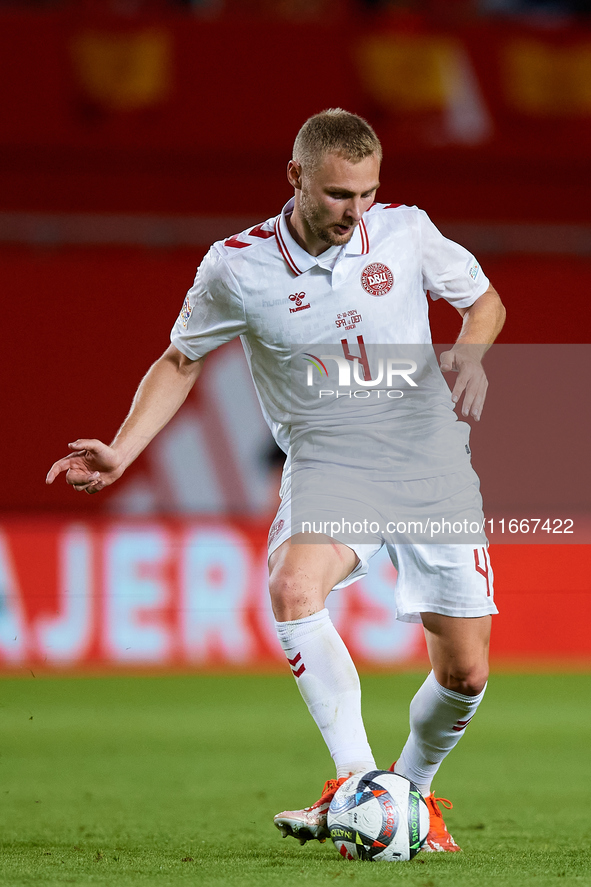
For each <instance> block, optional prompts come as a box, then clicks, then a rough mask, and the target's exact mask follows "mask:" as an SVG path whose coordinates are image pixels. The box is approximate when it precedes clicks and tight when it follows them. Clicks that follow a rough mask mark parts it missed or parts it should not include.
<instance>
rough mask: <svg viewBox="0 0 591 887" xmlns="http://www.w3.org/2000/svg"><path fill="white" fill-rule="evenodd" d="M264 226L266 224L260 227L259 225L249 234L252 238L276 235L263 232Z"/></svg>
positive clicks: (272, 232) (262, 223)
mask: <svg viewBox="0 0 591 887" xmlns="http://www.w3.org/2000/svg"><path fill="white" fill-rule="evenodd" d="M264 224H265V223H264V222H261V224H260V225H257V226H256V227H255V228H253V229H252V230H251V231H249V232H248V233H249V235H250V236H251V237H273V235H274V234H275V232H274V231H263V225H264Z"/></svg>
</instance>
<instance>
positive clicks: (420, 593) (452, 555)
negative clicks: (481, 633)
mask: <svg viewBox="0 0 591 887" xmlns="http://www.w3.org/2000/svg"><path fill="white" fill-rule="evenodd" d="M470 472H471V474H472V475H473V482H474V484H476V485H478V478H477V475H476V474H475V473H474V472H473V471H472V469H471V468H470ZM465 479H466V472H462V476H461V477H460V476H459V475H458V478H457V485H458V489H459V491H460V492H459V495H458V498H459V499H460V500H462V501H463V497H464V490H465ZM455 482H456V481H454V476H453V475H451V476H450V477H449V479H448V483H449V484H451V485H452V486H453V484H454V483H455ZM413 483H415V482H410V484H411V485H412V484H413ZM419 483H420V482H419ZM408 487H409V482H408V481H400V482H399V487H398V493H399V495H397V494H396V492H397V491H396V484H393V485H392V494H393V498H394V499H399V500H403V499H404V498H405V497H408ZM283 493H284V495H283V498H282V501H281V505H280V506H279V509H278V511H277V515H276V517H275V520H274V521H273V524H272V526H271V529H270V531H269V557H270V556H271V554H272V553H273V552H274V551H275V550H276V549H277V548H278V547H279V546H280V545H281V544H282V543H283V542H285V541H286V540H287V539H289V538H291V535H292V526H291V489H290V485H289V483H286V484H284V488H283ZM411 496H412V498H413V499H414V498H415V497H416V493H415V492H413V493H412V494H411ZM448 499H453V496H448ZM338 507H339V506H338V505H337V510H338ZM460 508H461V503H460ZM325 513H326V515H327V519H328V520H329V521H330V519H331V517H334V515H335V508H334V507H331V503H326V512H325ZM325 535H327V536H330V538H334V539H337V540H338V541H342V542H343V544H345V545H347V546H348V547H349V548H351V550H352V551H354V552H355V554H356V555H357V557H358V558H359V563H358V564H357V566H356V567H355V569H354V570H353V571H352V572H351V573H350V574H349V575H348V576H347V577H346V578H345V579H343V581H342V582H339V583H338V585H335V589H339V588H345V587H346V586H347V585H351V584H352V583H353V582H356V581H357V580H358V579H361V578H362V577H363V576H365V575H366V574H367V572H368V570H369V561H370V560H371V558H372V557H373V556H374V554H376V553H377V552H378V551H379V550H380V549H381V548H382V546H384V545H385V546H386V548H387V551H388V554H389V556H390V560H391V561H392V563H393V565H394V567H395V568H396V570H397V572H398V579H397V581H396V584H395V586H394V588H393V594H394V597H395V602H396V617H397V619H399V620H400V621H402V622H421V615H420V614H421V613H440V614H441V615H443V616H455V617H464V618H474V617H477V616H487V615H489V614H494V613H498V610H497V608H496V606H495V603H494V589H493V571H492V567H491V565H490V559H489V555H488V545H487V543H486V540H485V541H484V542H482V541H479V542H478V543H477V544H466V543H460V544H452V543H444V544H438V543H427V544H411V543H404V544H399V543H392V542H390V541H388V540H387V539H385V538H379V536H376V537H375V538H373V539H370V540H369V541H368V542H358V541H356V540H355V541H354V540H352V539H350V538H344V539H339V535H340V534H339V533H338V532H334V533H333V532H328V533H326V534H325Z"/></svg>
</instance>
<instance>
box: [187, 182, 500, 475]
mask: <svg viewBox="0 0 591 887" xmlns="http://www.w3.org/2000/svg"><path fill="white" fill-rule="evenodd" d="M293 203H294V202H293V199H292V200H290V201H289V202H288V203H287V204H286V206H285V207H284V209H283V211H282V212H281V214H280V215H279V216H277V217H276V218H272V219H269V220H268V221H266V222H263V223H262V224H260V225H256V226H255V227H253V228H250V229H249V230H247V231H245V232H243V233H242V234H238V235H236V236H234V237H230V238H228V239H227V240H224V241H219V242H217V243H215V244H214V245H213V246H212V247H211V249H210V250H209V252H208V253H207V255H206V256H205V258H204V259H203V262H202V263H201V265H200V267H199V269H198V271H197V276H196V278H195V282H194V285H193V287H192V288H191V289H190V290H189V292H188V293H187V296H186V299H185V302H184V304H183V307H182V310H181V313H180V316H179V318H178V320H177V322H176V323H175V325H174V327H173V329H172V333H171V341H172V343H173V344H174V345H175V347H176V348H178V349H179V351H181V352H183V354H185V355H186V356H187V357H189V358H191V359H197V358H200V357H203V356H205V355H206V354H208V353H209V352H210V351H212V350H214V349H215V348H218V347H219V346H220V345H222V344H224V342H228V341H230V340H231V339H234V338H235V337H236V336H240V337H241V339H242V344H243V346H244V350H245V353H246V357H247V360H248V363H249V366H250V369H251V373H252V377H253V380H254V384H255V387H256V390H257V394H258V397H259V401H260V403H261V406H262V409H263V413H264V416H265V419H266V421H267V422H268V424H269V427H270V428H271V431H272V433H273V436H274V437H275V439H276V441H277V443H278V444H279V446H280V447H281V448H282V449H283V450H285V452H288V450H289V446H290V437H291V440H292V442H293V439H294V428H299V429H300V430H301V429H305V428H308V429H310V428H311V426H315V428H316V429H317V428H324V429H326V428H327V427H329V426H330V425H331V417H332V425H333V427H334V428H335V429H336V428H337V427H338V428H340V429H342V427H343V425H349V426H351V425H355V424H356V422H358V423H359V424H361V425H362V426H363V428H360V429H359V432H360V435H364V434H365V433H366V425H367V422H368V416H370V417H372V418H370V419H369V421H370V423H372V422H374V421H375V422H376V423H378V424H379V425H380V431H379V435H378V437H379V440H380V445H381V446H382V447H383V443H384V434H385V432H386V431H387V429H386V427H385V426H384V424H383V423H384V421H387V420H388V417H389V416H396V417H397V421H398V422H399V423H400V422H401V421H403V420H404V417H405V416H406V426H408V424H409V420H410V423H411V425H412V428H413V429H414V431H413V433H411V435H410V437H409V436H407V437H406V438H405V439H406V443H403V441H402V440H401V441H400V444H401V445H400V449H399V459H398V464H397V474H398V476H399V477H421V476H427V475H428V474H429V473H431V474H433V473H441V472H445V471H450V470H455V469H457V467H458V457H457V453H459V452H460V451H461V453H462V454H463V459H464V460H465V459H466V442H467V429H468V426H467V425H465V423H461V422H457V417H456V415H455V413H454V412H453V404H452V402H451V397H450V393H449V389H448V387H447V385H446V384H445V382H444V380H443V378H442V376H441V374H440V373H439V372H438V370H437V366H436V362H435V365H434V366H433V361H432V360H430V359H429V358H425V360H426V362H427V363H428V364H429V367H428V368H427V369H426V370H425V368H423V370H421V368H420V367H419V369H418V370H417V371H416V372H417V375H416V378H419V379H421V378H423V377H425V376H429V377H430V378H431V380H432V381H433V379H434V378H435V376H437V381H436V388H437V391H438V394H437V398H436V399H437V403H436V404H435V405H434V403H433V400H432V398H431V401H430V402H429V406H430V407H434V412H433V409H432V410H431V411H430V419H429V422H430V426H431V427H438V428H439V427H442V426H447V427H449V428H451V427H452V426H462V425H463V426H464V428H465V429H466V430H465V431H463V432H460V429H459V428H457V427H456V429H455V432H454V434H455V436H456V443H459V444H460V446H459V448H458V447H456V446H455V445H454V447H453V449H454V450H455V452H456V455H455V456H454V455H453V454H451V453H450V452H448V449H449V448H448V447H447V445H445V446H444V447H443V448H442V446H441V440H440V441H439V444H437V445H435V444H433V445H431V444H430V443H429V442H428V440H427V438H429V435H428V434H426V433H425V427H426V420H427V416H426V415H425V401H421V399H420V397H421V394H420V391H419V389H420V390H422V389H423V387H424V386H422V385H418V386H417V385H416V384H415V385H413V382H412V381H411V377H410V376H405V375H404V368H405V366H406V369H407V370H409V372H410V369H409V368H410V365H411V363H412V361H410V362H407V363H406V364H404V361H398V364H396V360H394V364H392V362H390V363H388V360H387V359H385V361H384V362H383V364H379V361H377V360H375V359H374V361H373V366H372V368H371V370H370V376H369V377H368V375H367V372H365V375H364V372H363V371H361V370H360V369H359V366H360V360H361V353H362V352H361V350H360V349H362V348H364V347H365V346H367V347H368V349H370V346H380V347H381V348H383V347H384V346H389V345H391V346H398V345H411V346H416V347H417V348H418V347H419V346H422V353H425V352H431V353H432V351H431V349H430V348H429V347H426V346H429V345H430V342H431V333H430V328H429V320H428V303H427V298H426V296H427V291H429V293H430V295H431V298H433V299H439V298H444V299H446V300H447V301H448V302H450V303H451V304H452V305H454V306H456V307H458V308H468V307H469V306H470V305H472V304H473V303H474V302H475V301H476V299H477V298H478V297H479V296H481V295H482V294H483V293H484V292H485V291H486V290H487V288H488V286H489V281H488V279H487V277H486V276H485V275H484V273H483V272H482V270H481V268H480V266H479V264H478V262H477V261H476V259H475V258H474V256H473V255H471V254H470V253H469V252H468V251H467V250H466V249H464V248H463V247H462V246H460V245H458V244H456V243H453V242H452V241H450V240H448V239H447V238H445V237H444V236H443V235H442V234H441V233H440V232H439V231H438V229H437V228H436V227H435V226H434V225H433V223H432V222H431V221H430V219H429V217H428V216H427V215H426V213H425V212H423V211H422V210H419V209H418V208H417V207H408V206H400V205H395V204H389V205H386V204H374V205H373V206H372V207H371V208H370V209H369V210H368V212H366V213H365V214H364V216H363V219H362V220H361V222H360V223H359V225H358V226H357V228H356V229H355V232H354V234H353V236H352V238H351V240H350V241H349V243H347V244H346V245H345V246H342V247H339V246H335V247H330V248H329V249H327V250H326V251H325V252H323V253H322V254H321V255H320V256H312V255H310V254H309V253H307V252H306V251H305V250H304V249H302V247H300V246H299V245H298V244H297V243H296V241H295V240H294V238H293V237H292V236H291V234H290V232H289V229H288V225H287V217H288V216H289V215H290V214H291V212H292V211H293ZM331 345H332V348H333V354H335V355H338V354H342V355H343V356H342V358H341V361H340V363H339V359H338V356H334V357H332V359H331V362H329V361H328V360H327V359H325V360H322V357H323V355H324V357H325V358H330V357H331V355H330V354H328V355H326V353H325V352H326V351H327V348H329V346H331ZM335 347H336V349H337V351H336V352H335V351H334V349H335ZM368 353H370V351H368ZM380 353H381V352H380ZM294 355H296V356H298V357H299V358H300V361H299V364H298V366H299V370H300V375H299V376H298V379H297V381H298V385H299V386H300V389H299V390H301V391H304V390H305V386H306V384H307V385H308V386H310V385H312V384H313V386H314V387H313V388H311V389H310V394H312V393H314V394H315V395H318V396H316V400H315V401H314V402H313V403H312V402H311V401H310V402H309V403H308V404H307V407H306V406H305V405H304V406H302V405H301V404H300V406H301V409H300V410H299V411H298V401H297V398H295V399H294V393H293V392H294V364H295V361H294ZM356 357H357V358H358V360H355V358H356ZM319 359H320V360H319ZM343 361H344V363H343ZM347 362H348V363H347ZM371 363H372V357H371V355H370V358H369V364H371ZM378 364H379V367H380V368H381V370H382V376H383V377H382V378H380V377H379V375H376V372H377V368H378ZM348 365H350V366H351V369H352V370H354V372H353V373H352V375H351V374H350V377H351V378H350V381H351V389H350V390H349V391H348V392H347V391H345V390H344V389H342V390H341V391H339V381H340V382H342V381H343V379H344V378H345V375H346V370H347V366H348ZM394 365H398V371H397V370H396V369H394V370H392V366H394ZM388 367H389V368H390V370H392V372H394V374H395V375H394V376H390V377H388V378H387V372H386V369H387V368H388ZM401 367H402V369H400V368H401ZM368 369H369V366H368ZM337 370H339V373H340V375H339V376H338V379H337V377H336V373H337ZM316 371H317V373H318V376H316V375H314V374H315V372H316ZM397 372H398V375H396V373H397ZM368 378H371V379H374V380H376V381H375V385H374V387H372V388H371V391H372V394H368V393H367V391H366V390H364V389H369V387H370V386H369V383H368V382H367V379H368ZM331 379H332V381H331ZM392 380H394V383H396V384H397V383H398V382H400V383H401V386H400V389H403V390H402V393H401V394H400V397H399V399H396V398H394V399H393V398H392V397H390V395H392V393H393V391H392V390H390V389H392V386H393V381H392ZM319 382H320V383H321V384H322V385H324V388H323V389H319V387H318V386H319ZM405 383H408V384H405ZM356 385H357V389H358V391H356V390H355V386H356ZM409 386H410V387H409ZM296 387H297V385H296ZM431 389H432V390H433V386H432V385H431ZM396 390H398V389H396ZM320 391H323V392H324V391H325V392H329V391H332V397H331V396H330V395H329V394H328V393H327V394H324V393H320ZM359 391H362V392H363V407H364V409H363V411H361V412H360V410H359V408H360V407H361V404H362V401H361V395H359ZM337 392H338V393H337ZM399 393H400V391H399ZM380 394H381V395H383V396H382V397H380ZM345 395H346V396H345ZM403 395H404V397H405V398H406V399H403ZM411 395H412V396H414V398H415V399H414V401H413V400H412V397H411ZM356 397H359V398H360V399H359V400H358V401H355V400H354V398H356ZM367 397H373V398H374V401H372V403H371V404H370V403H368V402H366V400H365V398H367ZM417 398H418V399H417ZM344 401H347V403H346V404H345V403H344ZM412 403H414V404H415V410H414V412H415V418H414V419H412V418H410V419H409V417H408V415H407V414H405V408H407V405H408V404H412ZM403 405H404V406H403ZM310 407H312V408H310ZM319 407H321V408H319ZM337 407H338V408H337ZM368 408H369V411H368ZM434 417H435V425H433V418H434ZM457 432H460V434H459V436H458V434H457ZM396 437H397V438H398V437H399V435H398V434H397V435H396ZM360 439H362V437H360Z"/></svg>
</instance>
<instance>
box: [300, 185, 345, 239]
mask: <svg viewBox="0 0 591 887" xmlns="http://www.w3.org/2000/svg"><path fill="white" fill-rule="evenodd" d="M300 211H301V214H302V218H303V219H304V221H305V222H306V224H307V226H308V228H309V229H310V231H311V232H312V234H313V235H314V236H315V237H317V238H318V240H321V241H322V243H327V244H328V245H329V246H344V245H345V244H346V243H349V241H350V240H351V238H352V237H353V234H354V232H355V228H356V225H352V226H351V230H350V232H349V233H348V234H332V233H331V231H329V229H328V228H323V227H322V226H321V225H320V223H319V221H318V209H317V207H316V206H314V205H311V203H310V201H309V199H308V195H307V194H304V192H303V191H302V193H301V194H300ZM337 224H338V223H337Z"/></svg>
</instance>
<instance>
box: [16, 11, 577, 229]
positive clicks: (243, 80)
mask: <svg viewBox="0 0 591 887" xmlns="http://www.w3.org/2000/svg"><path fill="white" fill-rule="evenodd" d="M105 5H106V4H105ZM242 5H243V4H242ZM240 6H241V4H236V5H235V7H234V8H235V10H239V9H240ZM100 7H101V4H96V5H94V7H93V8H90V7H89V5H88V4H82V3H80V4H72V5H71V6H70V7H69V8H65V9H62V10H58V11H45V12H39V11H37V12H35V13H34V14H33V13H23V12H17V11H14V10H10V9H9V10H6V9H3V10H0V107H1V108H2V127H1V132H0V161H1V162H0V207H2V208H4V209H9V210H15V209H26V210H63V211H94V212H115V211H119V212H129V211H134V210H135V211H143V212H145V211H153V212H171V213H199V214H203V213H254V214H255V216H259V215H260V216H268V215H271V214H273V213H274V212H276V210H277V206H278V205H279V204H280V203H281V201H282V200H283V196H284V192H285V178H284V171H285V165H286V161H287V159H288V156H289V152H290V150H291V145H292V143H293V138H294V135H295V131H296V130H297V128H298V127H299V125H301V123H302V122H303V121H304V120H305V119H306V117H308V116H309V115H310V114H312V113H315V112H317V111H318V110H321V109H322V108H326V107H334V106H336V105H340V106H344V107H347V108H349V109H350V110H352V111H356V112H357V113H360V114H363V115H365V116H367V117H368V119H370V120H371V121H372V123H373V124H374V125H375V127H376V129H377V132H378V135H379V136H380V137H381V138H382V140H383V143H384V148H385V154H386V158H387V163H385V164H384V168H383V172H382V182H383V185H384V188H387V189H388V192H389V195H390V196H389V199H390V200H395V201H396V202H400V203H417V204H419V205H421V206H428V207H429V208H430V211H431V212H432V213H433V214H434V215H439V216H440V217H445V218H467V217H468V218H473V219H488V220H490V219H499V220H506V219H519V220H535V219H538V220H547V221H557V220H560V221H571V222H572V221H588V220H589V205H590V204H591V177H590V176H589V167H588V158H589V152H590V150H591V101H590V99H589V91H588V89H587V88H586V80H585V76H584V73H583V74H582V73H581V72H584V71H586V70H588V66H589V63H590V61H589V60H590V59H591V38H590V35H591V30H590V29H589V26H588V24H585V22H584V21H581V22H580V23H578V24H576V25H575V24H568V23H565V22H564V21H560V22H558V24H555V26H554V27H547V28H544V29H541V28H540V27H538V26H537V25H536V24H535V22H531V23H529V24H528V23H527V21H526V20H524V19H522V20H519V21H515V22H513V23H510V22H509V21H508V20H504V21H500V20H496V21H492V20H490V19H489V20H487V19H475V20H472V21H465V22H459V21H457V20H455V21H453V22H451V23H450V24H448V25H446V24H445V22H444V21H443V20H442V18H441V17H440V18H439V20H438V21H437V22H433V21H432V20H430V19H429V18H428V17H425V16H421V15H408V14H404V13H400V14H396V13H395V12H393V13H392V14H391V15H383V16H381V17H380V16H366V17H361V16H354V15H352V14H350V13H348V12H347V8H346V5H345V4H336V5H335V7H334V9H333V10H331V12H330V14H328V15H326V16H324V17H319V18H316V19H314V20H313V21H303V22H301V23H299V24H298V23H297V22H294V21H281V20H280V19H278V18H272V17H271V18H266V19H261V18H257V17H253V16H247V15H246V16H244V15H243V16H240V15H239V14H238V13H237V12H236V14H229V15H227V16H225V17H222V18H220V19H216V20H211V21H206V20H203V19H198V18H197V17H193V16H190V15H181V14H176V15H175V14H169V15H165V14H162V15H159V16H157V15H156V16H151V17H150V16H145V15H144V16H139V15H124V14H122V15H120V16H117V15H114V14H111V15H109V14H108V13H107V12H106V11H104V10H103V11H102V12H101V9H100ZM442 7H443V8H445V4H442Z"/></svg>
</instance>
